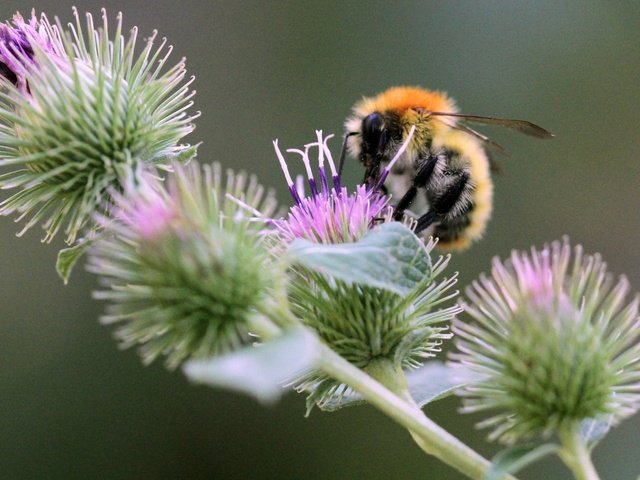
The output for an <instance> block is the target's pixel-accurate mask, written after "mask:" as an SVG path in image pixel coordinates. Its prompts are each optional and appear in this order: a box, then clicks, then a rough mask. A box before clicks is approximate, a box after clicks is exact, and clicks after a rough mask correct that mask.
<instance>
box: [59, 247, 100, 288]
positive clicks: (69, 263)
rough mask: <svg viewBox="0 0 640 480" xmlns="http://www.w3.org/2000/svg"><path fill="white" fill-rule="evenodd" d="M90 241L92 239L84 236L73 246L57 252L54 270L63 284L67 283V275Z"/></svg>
mask: <svg viewBox="0 0 640 480" xmlns="http://www.w3.org/2000/svg"><path fill="white" fill-rule="evenodd" d="M91 243H93V240H91V239H88V238H84V239H82V240H79V241H78V243H76V244H75V245H74V246H73V247H69V248H63V249H62V250H60V251H59V252H58V259H57V260H56V271H57V272H58V275H59V276H60V278H61V279H62V281H63V282H64V284H65V285H66V284H67V283H69V277H70V276H71V271H72V270H73V267H74V266H75V264H76V263H77V262H78V259H80V257H81V256H82V255H84V252H85V251H86V250H87V248H88V247H89V245H91Z"/></svg>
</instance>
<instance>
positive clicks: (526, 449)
mask: <svg viewBox="0 0 640 480" xmlns="http://www.w3.org/2000/svg"><path fill="white" fill-rule="evenodd" d="M559 448H560V447H559V446H558V445H556V444H553V443H544V444H542V445H536V444H527V445H514V446H513V447H509V448H506V449H504V450H502V451H501V452H499V453H498V454H497V455H496V456H495V457H493V462H492V464H491V467H490V468H489V470H488V471H487V473H486V475H485V477H484V478H485V480H500V479H501V478H503V477H504V476H505V475H507V474H509V473H516V472H518V471H519V470H521V469H523V468H524V467H526V466H527V465H530V464H532V463H533V462H536V461H538V460H540V459H542V458H544V457H546V456H547V455H550V454H552V453H555V452H557V451H558V449H559Z"/></svg>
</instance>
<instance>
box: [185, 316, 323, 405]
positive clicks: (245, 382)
mask: <svg viewBox="0 0 640 480" xmlns="http://www.w3.org/2000/svg"><path fill="white" fill-rule="evenodd" d="M319 346H320V342H319V340H318V339H317V337H316V336H315V335H314V334H313V333H311V332H310V331H309V330H308V329H306V328H304V327H294V328H291V329H289V330H288V331H287V332H285V333H284V334H283V335H282V336H280V337H278V338H276V339H274V340H271V341H269V342H266V343H263V344H260V345H257V346H250V347H246V348H244V349H242V350H239V351H236V352H233V353H229V354H227V355H224V356H221V357H214V358H211V359H208V360H191V361H189V362H187V363H185V365H184V367H183V371H184V373H185V375H186V376H187V377H189V379H190V380H192V381H194V382H196V383H203V384H206V385H209V386H214V387H222V388H228V389H230V390H236V391H238V392H242V393H246V394H248V395H250V396H253V397H255V398H256V399H257V400H258V401H259V402H261V403H264V404H270V403H273V402H275V401H276V400H278V399H279V398H280V397H281V396H282V395H283V394H284V393H285V392H286V390H285V388H284V387H283V384H285V383H287V382H290V381H292V380H293V379H294V378H295V377H297V376H300V375H302V374H304V373H305V372H308V371H309V370H312V369H313V368H314V366H315V365H316V362H317V361H318V359H319Z"/></svg>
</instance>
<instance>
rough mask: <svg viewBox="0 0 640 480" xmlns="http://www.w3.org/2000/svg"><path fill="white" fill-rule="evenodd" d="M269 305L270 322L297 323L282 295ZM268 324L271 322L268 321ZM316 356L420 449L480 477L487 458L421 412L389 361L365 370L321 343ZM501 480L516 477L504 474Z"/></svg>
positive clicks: (267, 331)
mask: <svg viewBox="0 0 640 480" xmlns="http://www.w3.org/2000/svg"><path fill="white" fill-rule="evenodd" d="M271 307H272V309H269V308H266V309H264V311H263V313H264V314H265V315H266V316H267V317H270V318H272V319H273V320H274V322H277V323H279V324H280V325H282V324H283V323H284V324H296V323H299V322H298V321H297V319H296V318H295V317H294V316H293V315H292V313H291V312H290V310H289V309H288V308H287V305H286V298H281V299H279V302H278V303H277V304H272V305H271ZM260 323H261V325H256V327H258V328H256V333H258V334H260V335H261V336H262V337H263V338H264V339H267V338H273V332H274V330H273V328H271V327H270V328H267V325H266V323H271V322H270V321H269V320H268V318H265V317H262V319H261V320H260ZM272 327H275V325H273V324H272ZM275 328H276V329H277V328H278V327H275ZM319 356H320V360H319V365H318V369H319V370H322V371H323V372H325V373H326V374H327V375H329V376H331V377H333V378H334V379H336V380H338V381H339V382H342V383H344V384H346V385H349V386H350V387H351V388H352V389H353V390H354V391H356V392H358V393H360V394H361V395H362V396H363V397H364V399H365V400H367V402H369V403H370V404H371V405H373V406H375V407H376V408H378V409H379V410H381V411H382V412H383V413H385V414H386V415H387V416H389V417H390V418H391V419H393V420H395V421H396V422H397V423H399V424H400V425H402V426H403V427H405V428H406V429H407V430H408V431H409V433H410V434H411V436H412V437H413V439H414V440H415V442H416V443H417V444H418V446H419V447H420V448H421V449H422V450H423V451H424V452H426V453H428V454H429V455H433V456H434V457H436V458H438V459H439V460H441V461H442V462H444V463H446V464H447V465H449V466H451V467H453V468H455V469H456V470H458V471H459V472H461V473H463V474H464V475H466V476H467V477H469V478H471V479H474V480H484V478H485V476H486V473H487V470H488V469H489V467H490V466H491V462H490V461H489V460H487V459H486V458H484V457H482V456H481V455H480V454H479V453H477V452H476V451H474V450H472V449H471V448H469V447H468V446H467V445H465V444H464V443H462V442H461V441H460V440H458V439H457V438H455V437H454V436H453V435H451V434H450V433H449V432H447V431H446V430H445V429H443V428H442V427H440V426H439V425H437V424H436V423H435V422H433V420H431V419H429V418H428V417H427V416H425V414H424V413H423V412H422V410H421V409H420V408H419V407H418V406H417V405H416V404H415V403H414V401H413V399H412V398H411V395H410V394H409V391H408V388H407V383H406V378H405V377H404V374H403V373H402V372H399V373H398V372H396V371H395V370H394V369H393V366H392V365H390V364H385V363H384V362H372V363H370V364H369V366H368V367H367V372H365V371H363V370H361V369H359V368H358V367H355V366H354V365H353V364H351V363H350V362H348V361H347V360H345V359H344V358H343V357H341V356H340V355H338V354H337V353H336V352H334V351H333V350H332V349H331V348H329V347H328V346H326V345H324V344H322V345H321V347H320V355H319ZM374 377H376V378H374ZM383 384H386V386H385V385H383ZM392 390H393V391H392ZM503 480H516V479H515V477H513V476H511V475H506V476H504V477H503Z"/></svg>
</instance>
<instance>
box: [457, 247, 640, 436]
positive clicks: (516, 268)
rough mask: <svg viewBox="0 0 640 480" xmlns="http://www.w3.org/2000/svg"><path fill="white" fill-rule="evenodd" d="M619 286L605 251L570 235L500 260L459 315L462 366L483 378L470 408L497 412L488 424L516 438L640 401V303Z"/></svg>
mask: <svg viewBox="0 0 640 480" xmlns="http://www.w3.org/2000/svg"><path fill="white" fill-rule="evenodd" d="M628 290H629V284H628V282H627V280H626V279H625V278H624V277H623V278H620V279H619V280H618V282H617V283H614V281H613V279H612V277H611V275H609V274H608V273H607V271H606V264H605V263H604V262H603V261H602V260H601V258H600V256H599V255H593V256H591V255H584V254H583V252H582V248H581V247H579V246H578V247H576V248H575V249H574V254H573V260H571V248H570V246H569V244H568V241H567V240H566V239H565V240H564V241H563V242H554V243H552V244H551V245H550V246H546V247H545V248H543V249H542V250H540V251H538V250H535V249H532V250H531V253H530V254H529V255H527V254H526V253H518V252H513V253H512V255H511V257H510V259H509V261H507V262H505V263H502V262H501V261H500V260H498V259H495V260H494V262H493V268H492V272H491V277H484V276H483V277H481V278H480V280H478V281H476V282H474V283H473V284H472V286H471V287H470V288H469V289H467V292H466V293H467V296H468V298H469V303H466V304H464V309H465V311H466V312H467V313H468V314H469V315H470V316H471V317H472V318H473V319H474V320H475V322H466V321H462V320H456V321H455V322H454V329H453V331H454V333H455V334H456V346H457V347H458V350H459V352H458V353H455V354H453V355H452V359H453V360H454V363H457V364H459V365H461V366H463V367H465V368H468V369H471V370H472V371H475V372H476V373H478V374H479V380H478V381H477V382H474V383H472V384H470V385H468V386H467V387H466V388H465V389H464V390H463V392H462V395H463V396H464V397H465V399H464V411H465V412H479V411H486V410H492V411H497V413H496V414H495V416H493V417H491V418H490V419H488V420H485V421H484V422H482V423H481V424H480V426H482V427H491V428H493V431H492V433H491V435H490V438H492V439H500V440H502V441H504V442H507V443H511V442H514V441H517V440H519V439H521V438H527V437H531V436H533V435H536V434H543V435H549V434H551V433H554V432H559V431H562V430H564V429H567V428H571V427H573V426H575V425H576V424H577V423H579V422H581V421H582V420H586V419H592V418H599V417H602V416H605V415H608V416H610V417H611V419H612V421H613V422H616V421H619V420H620V419H621V418H623V417H626V416H628V415H631V414H632V413H634V412H635V411H636V410H637V409H638V407H639V406H640V344H639V343H638V342H637V339H638V335H639V334H640V328H639V327H640V321H639V318H638V305H639V299H638V297H636V298H635V299H634V300H633V301H632V302H631V303H629V304H627V305H625V297H626V294H627V292H628Z"/></svg>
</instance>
